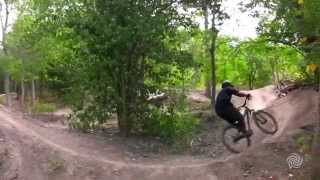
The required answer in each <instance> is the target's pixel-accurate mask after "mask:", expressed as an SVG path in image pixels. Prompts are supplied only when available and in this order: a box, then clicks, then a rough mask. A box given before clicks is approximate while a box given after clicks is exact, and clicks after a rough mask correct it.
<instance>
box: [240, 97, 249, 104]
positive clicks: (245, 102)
mask: <svg viewBox="0 0 320 180" xmlns="http://www.w3.org/2000/svg"><path fill="white" fill-rule="evenodd" d="M249 99H250V96H247V97H246V100H245V101H244V103H243V105H242V106H240V107H246V106H247V102H248V100H249Z"/></svg>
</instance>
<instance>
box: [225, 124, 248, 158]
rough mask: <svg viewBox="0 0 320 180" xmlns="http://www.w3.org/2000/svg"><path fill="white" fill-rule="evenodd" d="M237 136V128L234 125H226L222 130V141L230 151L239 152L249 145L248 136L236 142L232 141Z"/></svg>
mask: <svg viewBox="0 0 320 180" xmlns="http://www.w3.org/2000/svg"><path fill="white" fill-rule="evenodd" d="M238 136H239V130H238V128H236V127H234V126H227V127H226V128H224V130H223V134H222V142H223V144H224V145H225V146H226V148H227V149H228V150H229V151H230V152H232V153H241V152H243V151H244V150H245V149H247V148H248V146H250V145H251V140H250V138H249V137H244V138H242V139H240V140H238V141H237V142H234V139H235V138H236V137H238Z"/></svg>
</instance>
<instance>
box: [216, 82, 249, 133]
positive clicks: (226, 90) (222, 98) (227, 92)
mask: <svg viewBox="0 0 320 180" xmlns="http://www.w3.org/2000/svg"><path fill="white" fill-rule="evenodd" d="M232 95H235V96H239V97H248V98H251V95H250V94H246V93H244V92H240V91H238V90H236V89H235V88H234V86H233V85H232V84H231V82H230V81H227V80H226V81H224V82H223V83H222V90H221V91H220V93H219V94H218V96H217V100H216V104H215V110H216V113H217V114H218V116H220V117H221V118H222V119H224V120H226V121H227V122H228V123H230V124H231V125H234V126H235V127H237V128H238V130H239V132H240V133H241V134H240V135H239V137H237V139H239V138H242V137H248V136H251V135H252V131H251V130H250V131H247V130H246V125H245V121H244V117H243V116H242V115H241V113H240V112H239V110H238V109H237V108H235V107H234V106H233V104H232V103H231V97H232Z"/></svg>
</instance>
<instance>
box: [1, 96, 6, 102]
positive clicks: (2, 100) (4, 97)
mask: <svg viewBox="0 0 320 180" xmlns="http://www.w3.org/2000/svg"><path fill="white" fill-rule="evenodd" d="M5 102H6V96H5V95H1V96H0V104H5Z"/></svg>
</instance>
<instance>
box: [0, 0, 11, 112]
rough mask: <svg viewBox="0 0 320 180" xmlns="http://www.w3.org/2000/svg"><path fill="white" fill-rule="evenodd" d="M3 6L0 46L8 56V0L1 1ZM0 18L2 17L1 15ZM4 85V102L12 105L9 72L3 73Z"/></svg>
mask: <svg viewBox="0 0 320 180" xmlns="http://www.w3.org/2000/svg"><path fill="white" fill-rule="evenodd" d="M3 2H4V3H3V4H4V6H5V9H4V10H5V12H4V13H3V12H2V11H1V13H3V14H4V20H3V19H1V30H2V41H1V42H2V48H3V52H4V54H5V55H6V56H8V51H7V44H6V33H7V29H8V20H9V13H10V11H9V2H8V0H4V1H3ZM1 18H2V17H1ZM4 78H5V79H4V87H5V93H6V103H7V105H8V106H9V107H10V106H11V105H12V98H11V95H10V74H9V72H6V73H5V77H4Z"/></svg>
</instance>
